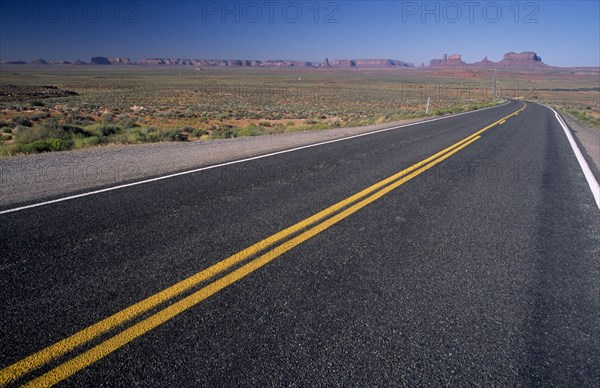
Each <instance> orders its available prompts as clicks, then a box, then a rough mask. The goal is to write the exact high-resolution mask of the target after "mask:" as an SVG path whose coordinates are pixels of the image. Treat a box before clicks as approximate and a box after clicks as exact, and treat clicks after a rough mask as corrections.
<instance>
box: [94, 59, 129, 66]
mask: <svg viewBox="0 0 600 388" xmlns="http://www.w3.org/2000/svg"><path fill="white" fill-rule="evenodd" d="M90 64H93V65H131V64H132V62H131V61H130V60H129V58H115V57H92V59H91V60H90Z"/></svg>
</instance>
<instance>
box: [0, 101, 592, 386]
mask: <svg viewBox="0 0 600 388" xmlns="http://www.w3.org/2000/svg"><path fill="white" fill-rule="evenodd" d="M523 105H524V104H523V103H522V102H511V103H510V104H507V105H504V106H500V107H497V108H493V109H488V110H484V111H478V112H474V113H470V114H466V115H460V116H456V117H451V118H448V119H444V120H438V121H434V122H430V123H423V124H419V125H414V126H408V127H403V128H399V129H394V130H390V131H385V132H380V133H377V134H373V135H369V136H363V137H359V138H355V139H350V140H345V141H340V142H334V143H330V144H326V145H321V146H317V147H312V148H307V149H302V150H298V151H294V152H289V153H284V154H281V155H276V156H272V157H268V158H263V159H258V160H253V161H248V162H245V163H240V164H235V165H230V166H224V167H220V168H215V169H212V170H207V171H202V172H198V173H195V174H189V175H184V176H180V177H175V178H171V179H165V180H161V181H156V182H151V183H147V184H142V185H138V186H133V187H129V188H124V189H120V190H115V191H109V192H105V193H101V194H97V195H92V196H87V197H83V198H77V199H73V200H70V201H64V202H60V203H54V204H48V205H45V206H40V207H36V208H32V209H26V210H22V211H18V212H13V213H8V214H0V236H1V237H0V252H1V259H0V260H1V261H0V319H1V322H0V368H5V369H3V370H2V371H1V372H0V385H3V384H8V385H20V384H23V383H27V382H32V383H34V384H45V383H49V382H61V383H62V384H64V385H66V386H91V385H107V386H133V385H143V386H214V385H226V386H232V385H235V386H237V385H241V386H263V385H328V386H329V385H334V386H338V385H341V386H348V385H361V386H362V385H411V386H414V385H436V386H437V385H471V384H474V385H483V386H491V385H503V386H504V385H527V386H529V385H534V386H546V385H558V386H578V387H579V386H599V385H600V373H599V372H598V371H600V259H599V257H600V237H599V236H600V217H599V216H600V211H599V209H598V207H597V205H596V203H595V202H594V197H593V196H592V193H591V192H590V189H589V187H588V184H587V182H586V180H585V178H584V175H583V173H582V171H581V168H580V166H579V164H578V162H577V159H576V157H575V155H574V153H573V150H572V149H571V147H570V145H569V143H568V140H567V138H566V136H565V134H564V132H563V129H562V128H561V127H560V125H559V123H558V122H557V121H556V119H555V117H554V114H553V113H552V112H551V111H550V110H549V109H547V108H545V107H542V106H540V105H536V104H531V103H530V104H527V106H526V107H525V109H524V110H522V111H520V112H519V113H518V114H516V115H512V116H510V117H508V118H506V116H508V115H511V114H512V113H513V112H516V111H517V110H519V109H520V108H521V107H523ZM502 118H505V121H504V122H498V121H499V120H500V119H502ZM495 122H497V124H496V125H494V126H492V127H490V128H488V129H487V130H485V131H484V132H481V133H480V134H478V135H477V136H471V135H472V134H474V133H476V132H478V131H479V130H482V129H484V128H485V127H488V126H489V125H490V124H493V123H495ZM479 136H480V137H479ZM467 137H468V139H467V140H465V141H463V142H462V143H459V144H458V145H456V146H454V148H450V149H447V147H451V146H453V145H455V144H456V143H457V142H459V141H461V140H463V139H465V138H467ZM442 150H446V151H445V153H443V154H439V155H438V156H437V157H436V158H433V159H429V160H427V163H433V165H431V164H422V165H418V166H416V167H415V168H413V169H412V170H411V169H410V168H411V166H414V165H415V164H416V163H419V162H421V161H423V160H425V159H427V158H429V157H430V156H432V155H434V154H436V153H438V152H440V151H442ZM423 166H424V168H421V167H423ZM403 169H409V170H410V171H408V172H405V174H404V175H403V176H402V177H401V178H399V179H400V180H397V181H392V180H390V181H385V182H383V183H381V185H380V186H378V187H376V188H375V189H373V190H372V191H371V192H369V193H367V194H365V196H362V197H361V198H358V197H352V196H353V195H354V194H356V193H358V192H360V191H361V190H363V189H365V188H367V187H369V186H371V185H373V184H376V183H378V182H381V181H382V180H384V179H386V178H388V177H390V176H393V175H394V174H396V173H398V172H400V171H401V170H403ZM394 182H395V183H394ZM388 185H392V186H394V187H393V190H392V189H391V186H388ZM386 187H388V188H389V189H388V190H387V191H386V190H385V189H386ZM378 190H384V191H385V192H383V193H380V192H379V191H378ZM376 193H380V194H376ZM373 196H375V197H373ZM347 198H350V200H349V201H348V202H349V203H348V204H346V203H342V204H340V205H339V206H338V207H337V208H335V209H333V210H332V211H331V212H330V213H328V214H326V215H324V216H323V217H322V218H321V219H319V220H316V222H314V223H311V222H310V221H311V220H312V219H309V221H305V222H304V223H302V224H300V225H299V226H298V227H297V228H296V229H297V230H294V231H293V233H291V234H289V235H286V236H284V237H283V239H281V240H279V241H267V242H264V243H263V244H262V245H261V246H260V247H259V248H255V249H254V248H252V249H251V250H250V251H244V249H246V248H248V247H252V246H253V244H255V243H257V242H259V241H261V240H263V239H265V238H268V237H269V236H272V235H273V234H276V233H278V232H280V231H282V230H285V229H286V228H288V227H290V226H292V225H295V224H296V223H299V222H302V221H303V220H306V219H307V218H309V217H311V216H313V215H314V214H316V213H318V212H319V211H321V210H323V209H327V208H328V207H329V206H331V205H334V204H337V203H339V202H340V201H342V200H344V199H347ZM361 201H363V202H361ZM365 201H366V202H365ZM0 210H2V209H0ZM336 217H337V218H336ZM269 243H273V244H269ZM262 248H264V250H263V251H260V249H262ZM270 249H273V251H269V250H270ZM238 252H246V253H249V254H251V255H250V256H249V257H247V258H246V257H242V256H244V255H243V254H242V255H241V256H240V255H237V256H233V257H234V259H235V258H238V259H239V260H238V262H236V263H234V264H233V265H232V266H227V265H226V264H227V263H228V262H225V263H222V260H224V259H226V258H228V257H231V255H234V254H236V253H238ZM265 252H266V253H265ZM269 252H270V253H269ZM231 260H233V259H229V261H231ZM219 263H221V264H219ZM213 265H216V267H211V266H213ZM209 267H211V268H213V269H214V268H216V269H219V270H221V269H222V270H223V271H222V272H219V273H217V272H218V271H216V270H215V271H213V272H212V273H211V274H213V275H214V276H212V277H208V276H204V277H202V276H201V275H196V277H194V278H193V282H192V280H190V282H192V283H189V284H188V286H189V287H188V286H185V287H184V286H182V285H179V286H176V287H175V288H171V289H170V290H171V291H169V294H168V296H165V297H164V298H163V299H161V300H158V301H156V300H155V302H156V303H154V302H152V303H150V302H148V303H147V304H145V305H144V306H145V307H143V306H142V305H140V304H137V303H138V302H140V301H142V300H144V299H145V298H148V297H152V296H154V295H156V294H157V293H159V292H161V291H163V290H165V289H167V288H168V287H170V286H172V285H174V284H176V283H177V282H179V281H181V280H183V279H187V278H189V277H191V276H193V275H195V274H198V273H200V274H203V272H201V271H203V270H204V269H206V268H209ZM204 274H205V273H204ZM198 276H200V278H198ZM159 295H163V296H164V295H167V294H165V293H162V294H159ZM132 305H133V306H134V307H135V308H136V309H137V310H135V311H134V310H132V309H131V308H130V309H128V310H125V312H122V313H119V312H120V311H123V309H127V308H128V307H129V306H132ZM136 306H137V307H136ZM142 307H143V308H142ZM115 313H119V314H120V315H117V316H116V317H114V316H113V317H112V318H110V319H108V320H105V321H102V320H103V319H105V318H106V317H109V316H111V315H112V314H115ZM100 321H102V322H103V323H101V324H97V323H98V322H100ZM90 325H95V326H92V327H93V328H95V329H89V330H88V331H84V332H83V333H84V334H81V333H82V332H81V330H84V329H86V328H88V327H90ZM96 329H97V330H96ZM94 330H96V331H94ZM75 333H80V334H77V335H76V336H75V337H70V336H72V335H73V334H75ZM86 333H87V334H86ZM90 333H91V334H90ZM65 338H70V339H69V340H67V341H66V342H65V341H63V342H61V343H59V341H61V340H63V339H65ZM82 338H83V339H82ZM56 343H59V345H54V344H56ZM49 346H50V347H51V348H50V350H47V351H45V352H44V351H42V352H41V353H40V351H41V350H42V349H44V348H46V347H49ZM32 355H33V356H32ZM30 356H32V357H30ZM21 360H25V361H21ZM15 363H16V364H15ZM11 365H17V366H16V367H14V366H11ZM27 365H29V366H27ZM37 378H39V379H38V380H36V379H37Z"/></svg>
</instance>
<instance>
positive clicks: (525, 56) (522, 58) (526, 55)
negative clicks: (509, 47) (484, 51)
mask: <svg viewBox="0 0 600 388" xmlns="http://www.w3.org/2000/svg"><path fill="white" fill-rule="evenodd" d="M496 65H497V66H501V67H518V68H531V67H536V68H537V67H547V66H548V65H546V64H545V63H544V62H542V58H541V57H540V56H538V55H537V54H536V53H534V52H533V51H526V52H523V53H514V52H510V53H506V54H504V58H502V60H501V61H500V62H498V63H497V64H496Z"/></svg>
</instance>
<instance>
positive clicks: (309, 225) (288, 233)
mask: <svg viewBox="0 0 600 388" xmlns="http://www.w3.org/2000/svg"><path fill="white" fill-rule="evenodd" d="M525 107H526V104H525V105H523V107H522V108H520V109H519V110H517V111H515V112H513V113H512V114H510V115H508V116H505V117H503V118H501V119H500V120H498V121H496V122H494V123H492V124H490V125H488V126H486V127H484V128H482V129H480V130H479V131H477V132H475V133H473V134H472V135H470V136H468V137H466V138H464V139H462V140H461V141H459V142H457V143H455V144H453V145H451V146H450V147H447V148H445V149H443V150H442V151H440V152H438V153H436V154H435V155H432V156H430V157H428V158H427V159H424V160H422V161H421V162H419V163H416V164H414V165H412V166H411V167H409V168H407V169H405V170H402V171H400V172H398V173H396V174H394V175H392V176H390V177H389V178H386V179H384V180H382V181H380V182H378V183H376V184H374V185H372V186H370V187H367V188H366V189H364V190H362V191H360V192H358V193H356V194H354V195H352V196H350V197H348V198H346V199H344V200H343V201H340V202H338V203H336V204H334V205H332V206H330V207H328V208H326V209H324V210H322V211H320V212H318V213H316V214H314V215H313V216H311V217H309V218H307V219H305V220H303V221H300V222H298V223H297V224H295V225H292V226H290V227H288V228H287V229H284V230H282V231H280V232H278V233H275V234H274V235H272V236H270V237H267V238H265V239H264V240H262V241H259V242H258V243H256V244H254V245H252V246H250V247H248V248H246V249H244V250H242V251H240V252H238V253H236V254H234V255H232V256H230V257H228V258H226V259H225V260H222V261H220V262H218V263H216V264H214V265H212V266H210V267H208V268H206V269H204V270H202V271H200V272H198V273H196V274H195V275H192V276H190V277H189V278H187V279H184V280H182V281H180V282H178V283H176V284H174V285H172V286H171V287H169V288H166V289H164V290H163V291H160V292H158V293H156V294H154V295H152V296H150V297H148V298H146V299H144V300H142V301H140V302H138V303H136V304H134V305H132V306H129V307H127V308H125V309H123V310H121V311H119V312H117V313H115V314H113V315H111V316H109V317H107V318H105V319H103V320H101V321H99V322H97V323H95V324H93V325H91V326H89V327H87V328H85V329H83V330H81V331H79V332H77V333H75V334H73V335H71V336H70V337H67V338H65V339H63V340H61V341H59V342H57V343H55V344H53V345H50V346H48V347H46V348H44V349H42V350H40V351H38V352H37V353H34V354H32V355H31V356H29V357H26V358H24V359H22V360H20V361H18V362H16V363H14V364H12V365H10V366H8V367H6V368H5V369H3V370H1V371H0V386H4V385H6V384H8V383H10V382H11V381H15V380H17V379H19V378H21V377H23V376H25V375H26V374H28V373H30V372H32V371H34V370H36V369H37V368H39V367H41V366H43V365H45V364H47V363H49V362H51V361H54V360H56V359H58V358H59V357H61V356H63V355H66V354H67V353H69V352H71V351H72V350H74V349H76V348H78V347H80V346H82V345H84V344H86V343H88V342H90V341H92V340H93V339H95V338H97V337H99V336H100V335H103V334H106V333H108V332H109V331H111V330H113V329H115V328H117V327H118V326H119V325H122V324H124V323H127V322H129V321H131V320H133V319H134V318H135V317H137V316H139V315H141V314H143V313H145V312H148V311H150V310H152V309H154V308H156V307H158V306H159V305H160V304H162V303H164V302H166V301H169V300H171V299H174V298H175V297H177V296H179V295H181V294H183V293H184V292H186V291H189V290H191V289H192V288H193V287H195V286H198V285H199V284H200V283H202V282H204V281H206V280H208V279H210V278H213V277H215V276H216V275H218V274H220V273H222V272H224V271H225V270H227V269H230V268H232V267H233V266H235V265H237V264H242V263H243V262H244V261H246V260H247V259H249V258H251V257H255V256H257V255H259V256H258V257H256V258H254V259H253V260H251V261H249V262H247V263H246V264H244V265H241V266H240V267H239V268H237V269H235V270H234V271H232V272H230V273H228V274H226V275H224V276H222V277H221V278H219V279H216V280H214V281H212V282H211V283H209V284H207V285H205V286H203V287H202V288H201V289H199V290H197V291H195V292H193V293H191V294H190V295H188V296H186V297H184V298H182V299H181V300H179V301H177V302H174V303H172V304H170V305H169V306H167V307H165V308H163V309H162V310H159V311H158V312H156V313H154V314H153V315H151V316H149V317H147V318H145V319H143V320H141V321H139V322H137V323H135V324H133V325H131V326H130V327H128V328H127V329H125V330H123V331H121V332H119V333H117V334H115V335H114V336H112V337H110V338H108V339H106V340H104V341H103V342H101V343H99V344H98V345H96V346H94V347H92V348H90V349H89V350H86V351H85V352H83V353H81V354H79V355H76V356H74V357H73V358H71V359H69V360H67V361H65V362H64V363H62V364H60V365H58V366H56V367H55V368H53V369H51V370H49V371H48V372H46V373H45V374H43V375H41V376H40V377H38V378H35V379H34V380H31V381H29V382H28V383H27V384H26V385H25V386H35V387H40V386H51V385H53V384H56V383H58V382H60V381H62V380H64V379H66V378H67V377H69V376H71V375H72V374H74V373H76V372H77V371H79V370H81V369H83V368H86V367H87V366H89V365H91V364H93V363H94V362H96V361H98V360H100V359H102V358H103V357H106V356H107V355H108V354H110V353H112V352H113V351H115V350H117V349H119V348H120V347H122V346H124V345H126V344H127V343H129V342H131V341H133V340H134V339H136V338H137V337H140V336H142V335H143V334H145V333H147V332H148V331H150V330H152V329H154V328H156V327H157V326H159V325H161V324H163V323H165V322H166V321H168V320H170V319H172V318H173V317H175V316H176V315H178V314H180V313H182V312H184V311H185V310H187V309H189V308H190V307H193V306H195V305H196V304H198V303H200V302H201V301H203V300H204V299H206V298H208V297H210V296H211V295H213V294H215V293H217V292H219V291H220V290H222V289H224V288H225V287H227V286H229V285H230V284H232V283H234V282H236V281H238V280H240V279H242V278H244V277H245V276H247V275H249V274H250V273H252V272H254V271H256V270H257V269H259V268H261V267H262V266H264V265H265V264H267V263H269V262H270V261H272V260H274V259H276V258H277V257H279V256H280V255H282V254H283V253H285V252H287V251H289V250H290V249H292V248H294V247H296V246H297V245H299V244H301V243H303V242H304V241H306V240H308V239H310V238H311V237H313V236H315V235H317V234H319V233H321V232H322V231H324V230H326V229H327V228H329V227H330V226H332V225H334V224H336V223H337V222H339V221H341V220H343V219H344V218H347V217H348V216H350V215H351V214H353V213H355V212H357V211H358V210H360V209H362V208H363V207H365V206H367V205H368V204H370V203H372V202H374V201H376V200H377V199H379V198H381V197H383V196H384V195H386V194H387V193H389V192H390V191H392V190H394V189H395V188H397V187H399V186H401V185H402V184H404V183H406V182H407V181H409V180H411V179H412V178H414V177H416V176H418V175H420V174H421V173H423V172H424V171H426V170H428V169H430V168H432V167H434V166H435V165H437V164H438V163H441V162H442V161H443V160H445V159H447V158H449V157H450V156H452V155H454V154H455V153H457V152H459V151H460V150H462V149H463V148H465V147H468V146H469V145H470V144H472V143H473V142H475V141H477V140H478V139H480V138H481V136H480V135H481V134H482V133H483V132H485V131H487V130H488V129H490V128H492V127H494V126H496V125H498V124H502V123H504V121H506V119H508V118H510V117H512V116H514V115H517V114H518V113H519V112H521V111H522V110H524V109H525ZM299 232H302V233H299ZM298 233H299V234H298ZM294 235H295V236H294ZM278 243H279V245H277V244H278ZM268 249H270V250H268ZM265 251H266V252H265ZM261 252H264V253H262V254H261Z"/></svg>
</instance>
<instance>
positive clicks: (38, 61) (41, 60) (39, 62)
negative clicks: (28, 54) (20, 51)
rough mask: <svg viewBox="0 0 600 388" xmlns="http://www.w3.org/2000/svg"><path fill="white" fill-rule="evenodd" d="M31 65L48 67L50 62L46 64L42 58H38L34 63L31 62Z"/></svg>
mask: <svg viewBox="0 0 600 388" xmlns="http://www.w3.org/2000/svg"><path fill="white" fill-rule="evenodd" d="M29 64H30V65H47V64H48V62H46V61H45V60H43V59H42V58H38V59H34V60H33V61H30V62H29Z"/></svg>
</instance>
